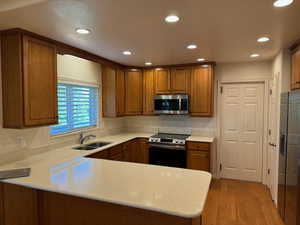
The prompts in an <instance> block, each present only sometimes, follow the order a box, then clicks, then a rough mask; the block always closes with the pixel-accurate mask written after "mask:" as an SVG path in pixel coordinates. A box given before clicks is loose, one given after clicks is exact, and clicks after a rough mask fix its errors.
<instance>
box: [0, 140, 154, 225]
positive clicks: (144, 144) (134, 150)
mask: <svg viewBox="0 0 300 225" xmlns="http://www.w3.org/2000/svg"><path fill="white" fill-rule="evenodd" d="M148 155H149V153H148V139H146V138H137V139H134V140H131V141H128V142H126V143H124V144H120V145H117V146H114V147H111V148H109V149H105V150H103V151H100V152H97V153H94V154H91V155H88V156H87V157H88V158H95V159H110V160H115V161H125V162H135V163H148V162H149V156H148ZM0 225H1V224H0Z"/></svg>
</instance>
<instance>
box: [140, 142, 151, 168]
mask: <svg viewBox="0 0 300 225" xmlns="http://www.w3.org/2000/svg"><path fill="white" fill-rule="evenodd" d="M139 152H140V154H139V156H140V157H139V162H140V163H146V164H148V163H149V145H148V140H147V139H140V140H139Z"/></svg>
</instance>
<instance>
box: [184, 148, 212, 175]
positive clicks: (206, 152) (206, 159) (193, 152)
mask: <svg viewBox="0 0 300 225" xmlns="http://www.w3.org/2000/svg"><path fill="white" fill-rule="evenodd" d="M187 168H188V169H195V170H204V171H208V172H210V143H203V142H187Z"/></svg>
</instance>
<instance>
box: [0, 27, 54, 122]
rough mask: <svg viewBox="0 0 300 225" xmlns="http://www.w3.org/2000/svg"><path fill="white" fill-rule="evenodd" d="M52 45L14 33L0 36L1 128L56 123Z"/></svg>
mask: <svg viewBox="0 0 300 225" xmlns="http://www.w3.org/2000/svg"><path fill="white" fill-rule="evenodd" d="M56 60H57V56H56V46H55V45H53V44H51V43H48V42H46V41H43V40H40V39H37V38H34V37H31V36H28V35H24V34H22V33H20V32H18V31H13V32H7V33H5V32H4V33H2V34H1V61H2V96H3V127H4V128H26V127H34V126H44V125H51V124H57V123H58V116H57V93H56V90H57V69H56Z"/></svg>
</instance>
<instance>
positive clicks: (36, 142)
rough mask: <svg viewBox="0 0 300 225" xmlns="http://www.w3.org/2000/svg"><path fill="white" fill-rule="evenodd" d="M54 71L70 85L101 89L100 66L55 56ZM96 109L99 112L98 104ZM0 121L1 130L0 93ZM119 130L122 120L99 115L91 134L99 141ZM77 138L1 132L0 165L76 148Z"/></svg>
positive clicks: (43, 132) (42, 129) (26, 131)
mask: <svg viewBox="0 0 300 225" xmlns="http://www.w3.org/2000/svg"><path fill="white" fill-rule="evenodd" d="M57 67H58V77H59V80H64V81H68V82H71V83H78V82H79V81H84V82H85V83H87V84H91V85H101V82H100V81H101V66H100V65H99V64H96V63H94V62H90V61H87V60H84V59H80V58H77V57H73V56H69V55H64V56H61V55H58V62H57ZM0 77H1V76H0ZM0 86H1V85H0ZM100 99H101V95H100V97H99V100H100ZM100 103H101V102H100ZM99 105H100V109H99V111H100V112H101V104H99ZM0 118H1V121H0V125H1V127H2V124H3V123H2V91H1V92H0ZM122 128H123V118H118V119H103V118H102V116H101V115H100V124H99V127H98V128H96V129H93V130H92V131H91V133H95V134H96V135H97V136H98V137H99V136H104V135H108V134H114V133H118V132H121V131H122ZM78 137H79V133H72V134H69V135H64V136H59V137H51V136H50V135H49V131H48V127H39V128H31V129H23V130H17V129H3V128H0V146H1V148H0V164H1V163H8V162H11V161H14V160H20V159H23V158H24V157H26V156H28V155H32V154H36V153H39V152H43V151H49V150H51V149H54V148H58V147H62V146H64V145H70V144H75V143H77V142H78Z"/></svg>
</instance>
